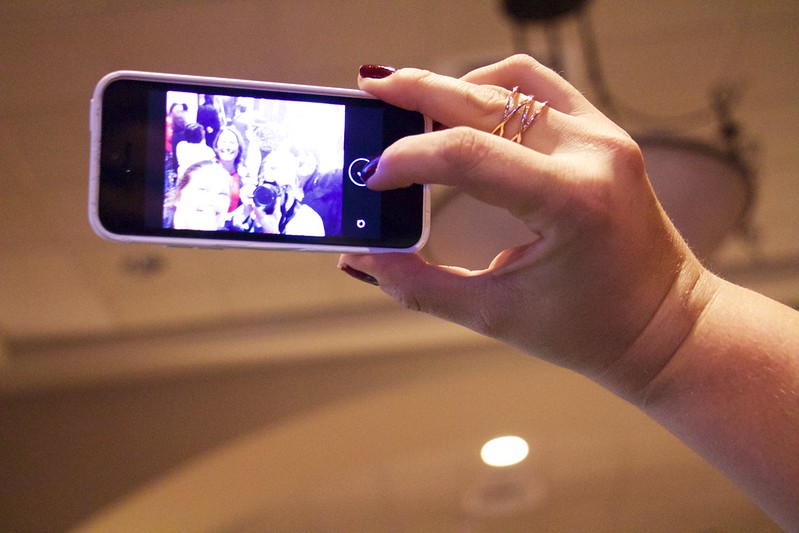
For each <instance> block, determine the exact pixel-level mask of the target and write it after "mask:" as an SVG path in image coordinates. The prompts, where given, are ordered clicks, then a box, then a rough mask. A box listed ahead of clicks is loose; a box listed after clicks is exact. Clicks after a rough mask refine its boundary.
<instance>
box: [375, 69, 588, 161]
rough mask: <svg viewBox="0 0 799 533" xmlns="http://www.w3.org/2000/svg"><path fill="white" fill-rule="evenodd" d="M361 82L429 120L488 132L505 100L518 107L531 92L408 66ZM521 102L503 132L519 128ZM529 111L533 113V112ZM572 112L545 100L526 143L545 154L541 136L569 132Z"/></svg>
mask: <svg viewBox="0 0 799 533" xmlns="http://www.w3.org/2000/svg"><path fill="white" fill-rule="evenodd" d="M359 84H360V87H361V88H362V89H364V90H366V91H368V92H370V93H372V94H373V95H375V96H376V97H378V98H380V99H381V100H383V101H386V102H388V103H390V104H393V105H396V106H398V107H402V108H404V109H410V110H414V111H419V112H420V113H422V114H424V115H426V116H428V117H430V118H431V119H432V120H434V121H436V122H438V123H441V124H443V125H444V126H447V127H455V126H468V127H471V128H475V129H478V130H480V131H486V132H491V131H492V130H494V128H495V127H496V126H497V125H498V124H499V123H500V122H501V121H502V119H503V115H504V113H505V112H506V111H507V108H508V104H509V101H510V102H511V103H512V104H513V106H512V108H516V106H517V105H518V104H522V103H524V102H525V99H526V97H527V96H533V95H532V94H526V95H525V94H518V95H515V96H513V95H512V92H511V91H510V90H508V89H506V88H503V87H500V86H497V85H491V84H488V83H486V84H474V83H469V82H467V81H464V80H459V79H455V78H450V77H448V76H441V75H438V74H434V73H432V72H429V71H426V70H419V69H412V68H406V69H401V70H398V71H396V72H395V73H393V74H391V75H390V76H389V77H387V78H383V79H372V78H360V79H359ZM546 99H548V96H547V95H546V94H541V95H539V96H538V98H537V100H538V101H539V103H537V104H535V105H534V106H533V108H534V109H531V111H540V110H541V104H540V102H542V101H544V100H546ZM521 107H522V106H519V108H518V109H517V112H516V113H515V114H513V116H512V117H511V120H509V123H508V127H507V133H506V137H508V138H510V137H512V136H513V135H514V134H515V133H517V131H518V129H519V126H520V122H521V118H522V116H523V115H524V110H523V109H521ZM531 116H532V113H531ZM569 122H573V121H572V120H571V117H569V116H568V115H567V114H564V113H562V112H561V111H559V110H558V109H557V108H556V107H554V106H553V105H552V103H550V104H549V106H548V109H546V111H545V112H542V113H541V115H540V116H539V117H538V118H537V119H536V126H535V128H536V130H544V131H540V132H536V135H535V137H532V136H528V137H526V138H525V141H526V140H528V139H535V140H536V142H535V143H533V144H530V143H527V142H525V145H526V146H528V147H530V148H533V149H535V150H539V151H542V152H544V153H548V152H549V151H551V149H552V146H553V143H552V142H547V141H542V140H544V139H549V140H550V141H551V139H552V138H553V137H554V138H558V137H559V136H560V134H561V133H560V132H563V131H570V130H573V129H575V127H578V125H577V124H569Z"/></svg>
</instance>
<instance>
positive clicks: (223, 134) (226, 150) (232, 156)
mask: <svg viewBox="0 0 799 533" xmlns="http://www.w3.org/2000/svg"><path fill="white" fill-rule="evenodd" d="M240 151H241V145H240V144H239V138H238V136H237V135H236V133H235V132H233V131H232V130H230V129H229V128H226V129H223V130H222V131H220V132H219V135H218V136H217V138H216V155H217V157H219V160H220V161H222V162H223V163H232V162H234V161H235V160H236V157H238V155H239V152H240Z"/></svg>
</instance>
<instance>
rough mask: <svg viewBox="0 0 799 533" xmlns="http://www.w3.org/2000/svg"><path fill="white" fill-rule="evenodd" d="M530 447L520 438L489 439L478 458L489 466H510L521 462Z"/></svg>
mask: <svg viewBox="0 0 799 533" xmlns="http://www.w3.org/2000/svg"><path fill="white" fill-rule="evenodd" d="M528 453H530V447H529V446H528V445H527V441H525V440H524V439H523V438H521V437H517V436H515V435H507V436H504V437H497V438H495V439H491V440H490V441H488V442H486V443H485V444H484V445H483V448H482V449H481V450H480V457H481V458H482V459H483V462H484V463H485V464H487V465H489V466H511V465H515V464H517V463H520V462H522V461H523V460H524V459H525V457H527V454H528Z"/></svg>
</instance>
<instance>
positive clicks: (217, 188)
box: [173, 161, 230, 231]
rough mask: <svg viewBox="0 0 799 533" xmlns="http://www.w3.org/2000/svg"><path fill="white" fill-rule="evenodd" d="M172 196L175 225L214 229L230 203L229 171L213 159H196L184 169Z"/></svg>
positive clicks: (223, 218)
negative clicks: (183, 173) (212, 161)
mask: <svg viewBox="0 0 799 533" xmlns="http://www.w3.org/2000/svg"><path fill="white" fill-rule="evenodd" d="M181 185H182V187H181V188H179V190H178V192H177V195H176V197H175V215H174V219H173V226H174V227H175V229H196V230H203V231H216V230H218V229H220V228H221V227H222V226H223V225H224V223H225V216H226V215H227V212H228V207H229V206H230V175H229V174H228V172H227V171H226V170H225V169H224V168H222V167H221V166H220V165H219V164H217V163H211V162H208V161H205V162H202V163H198V164H197V165H194V166H192V167H189V169H188V170H187V171H186V175H185V176H184V178H183V179H182V180H181Z"/></svg>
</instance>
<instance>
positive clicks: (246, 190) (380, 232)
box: [96, 79, 426, 249]
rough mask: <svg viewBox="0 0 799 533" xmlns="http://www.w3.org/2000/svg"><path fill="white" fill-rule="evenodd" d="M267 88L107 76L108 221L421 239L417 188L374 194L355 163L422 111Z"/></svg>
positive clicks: (103, 206)
mask: <svg viewBox="0 0 799 533" xmlns="http://www.w3.org/2000/svg"><path fill="white" fill-rule="evenodd" d="M271 87H273V86H271V85H270V87H269V88H257V89H255V88H252V87H236V86H235V84H233V86H228V85H216V84H208V85H203V84H202V83H185V82H183V81H181V82H174V81H165V80H150V79H147V80H142V79H116V80H114V81H111V82H110V83H108V84H107V85H106V86H105V88H104V91H103V95H102V107H101V113H100V117H101V119H100V127H99V129H100V136H99V137H100V142H99V165H98V168H99V171H98V176H97V181H98V191H97V205H96V210H97V219H98V220H99V222H100V224H101V225H102V227H103V228H104V229H105V230H107V231H108V232H110V233H112V234H115V235H122V236H135V237H138V238H141V239H144V240H147V239H148V238H150V239H153V240H158V239H166V240H167V241H170V242H172V243H175V244H181V243H180V242H179V241H180V240H181V239H186V240H191V241H194V244H197V242H196V241H197V240H203V241H211V242H217V243H218V244H220V245H232V246H236V245H237V243H239V244H243V245H247V246H252V245H257V244H258V243H265V244H272V245H278V246H279V245H281V244H283V245H292V244H297V245H307V246H309V247H310V248H313V245H323V246H333V247H337V246H341V247H363V248H387V249H403V248H409V247H414V246H416V245H418V243H419V242H420V239H422V236H423V234H424V232H425V229H426V228H425V198H424V190H423V188H422V187H421V186H418V185H415V186H411V187H408V188H405V189H401V190H396V191H388V192H382V193H380V192H375V191H371V190H369V189H368V188H366V186H365V184H364V182H363V180H362V179H361V178H360V172H361V170H362V169H363V167H364V166H365V165H366V163H368V162H369V161H370V160H371V159H372V158H374V157H376V156H378V155H379V154H380V153H382V151H383V150H384V149H385V147H387V146H388V145H390V144H391V143H393V142H394V141H396V140H397V139H399V138H401V137H404V136H406V135H413V134H417V133H422V132H423V131H424V129H425V120H424V117H422V116H421V115H420V114H418V113H414V112H409V111H406V110H401V109H399V108H396V107H393V106H389V105H387V104H385V103H383V102H380V101H378V100H375V99H372V98H368V97H354V96H350V95H342V94H336V93H335V90H331V91H330V92H326V91H325V90H320V91H318V92H302V91H298V90H285V89H284V86H281V87H280V88H271ZM311 89H314V88H311ZM222 241H225V242H224V243H223V242H222Z"/></svg>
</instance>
